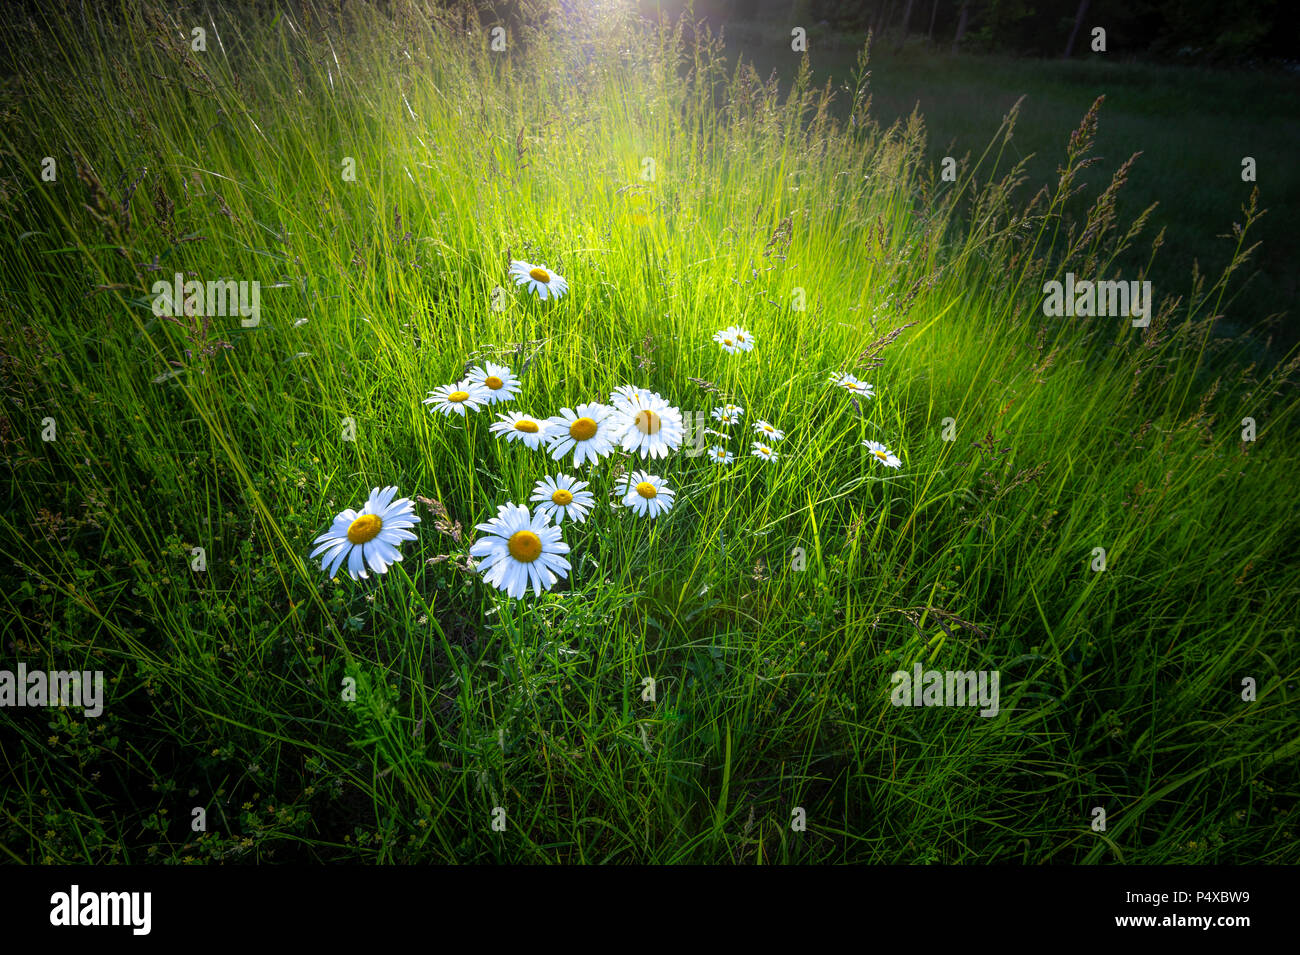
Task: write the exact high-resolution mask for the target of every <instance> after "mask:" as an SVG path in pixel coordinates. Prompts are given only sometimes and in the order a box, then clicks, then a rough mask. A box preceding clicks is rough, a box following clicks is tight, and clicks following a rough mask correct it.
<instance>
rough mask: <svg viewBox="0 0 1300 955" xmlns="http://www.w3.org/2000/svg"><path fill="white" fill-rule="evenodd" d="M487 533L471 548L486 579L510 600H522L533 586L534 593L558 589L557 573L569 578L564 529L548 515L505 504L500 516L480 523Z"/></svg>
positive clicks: (538, 594) (471, 552)
mask: <svg viewBox="0 0 1300 955" xmlns="http://www.w3.org/2000/svg"><path fill="white" fill-rule="evenodd" d="M475 526H476V527H477V528H478V529H479V530H481V531H483V532H484V533H485V536H483V537H480V538H479V539H478V540H476V541H475V542H474V544H473V545H472V546H471V547H470V549H469V552H470V554H471V555H472V556H474V557H482V558H483V559H482V560H480V561H479V562H478V563H477V565H476V566H477V569H478V571H479V573H481V574H482V575H483V580H484V582H486V583H489V584H491V585H492V586H493V587H496V588H497V589H498V590H504V591H505V592H506V594H507V595H508V596H510V597H522V596H523V595H524V592H525V591H526V590H527V589H528V587H529V585H530V584H531V586H532V588H533V594H534V595H536V596H538V597H540V596H541V595H542V591H543V590H550V589H551V587H552V586H554V584H555V581H556V577H557V574H560V575H563V576H568V572H569V569H570V567H569V562H568V561H567V560H565V559H564V558H563V557H561V556H560V555H561V554H567V553H568V552H569V545H568V544H566V543H564V541H562V540H561V539H560V529H559V528H558V527H556V526H555V525H553V524H551V522H550V521H549V520H548V519H547V517H546V515H545V514H541V513H538V514H534V515H532V516H530V515H529V513H528V508H527V507H525V506H524V505H522V504H502V505H501V506H500V507H498V508H497V516H496V517H494V518H492V520H490V521H488V522H487V523H486V524H476V525H475Z"/></svg>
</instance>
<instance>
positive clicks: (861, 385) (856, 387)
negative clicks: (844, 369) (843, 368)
mask: <svg viewBox="0 0 1300 955" xmlns="http://www.w3.org/2000/svg"><path fill="white" fill-rule="evenodd" d="M831 384H833V385H839V386H840V387H841V388H843V389H844V390H845V391H848V392H850V393H851V394H855V395H858V396H859V397H862V398H870V397H871V396H872V394H873V393H874V392H873V391H872V390H871V386H870V385H869V384H867V383H866V382H865V381H862V380H861V379H859V378H855V377H854V376H853V375H850V374H843V375H841V374H839V373H838V372H835V373H832V375H831Z"/></svg>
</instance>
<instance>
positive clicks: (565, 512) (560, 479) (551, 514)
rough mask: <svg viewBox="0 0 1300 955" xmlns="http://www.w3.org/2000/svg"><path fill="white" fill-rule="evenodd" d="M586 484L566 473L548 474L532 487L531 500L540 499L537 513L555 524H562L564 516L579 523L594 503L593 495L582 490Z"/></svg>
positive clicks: (585, 517) (583, 519)
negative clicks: (552, 475)
mask: <svg viewBox="0 0 1300 955" xmlns="http://www.w3.org/2000/svg"><path fill="white" fill-rule="evenodd" d="M586 486H587V482H586V481H578V480H575V479H574V478H571V477H569V475H567V474H557V475H556V476H555V477H550V476H549V475H548V476H547V477H544V478H542V480H540V481H538V482H537V484H536V485H535V486H534V487H533V496H532V498H531V500H534V501H540V502H541V503H540V504H539V505H538V506H537V513H539V514H544V515H546V517H548V518H549V519H551V520H553V521H555V523H556V524H563V523H564V519H565V518H566V517H567V518H569V519H570V520H571V521H573V522H574V523H575V524H581V523H582V522H583V521H585V520H586V519H587V512H588V511H589V510H591V508H592V506H593V505H594V504H595V503H596V498H595V495H593V494H592V493H591V492H590V491H584V490H583V488H585V487H586Z"/></svg>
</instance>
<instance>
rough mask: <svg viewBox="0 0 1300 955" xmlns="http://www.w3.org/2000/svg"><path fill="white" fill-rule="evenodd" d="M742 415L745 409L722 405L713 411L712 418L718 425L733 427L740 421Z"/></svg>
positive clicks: (737, 406) (738, 406)
mask: <svg viewBox="0 0 1300 955" xmlns="http://www.w3.org/2000/svg"><path fill="white" fill-rule="evenodd" d="M744 413H745V409H744V408H742V407H740V405H723V406H722V407H721V408H714V409H713V418H714V420H715V421H717V422H718V423H719V424H724V425H733V424H736V423H737V422H739V421H740V416H741V415H743V414H744Z"/></svg>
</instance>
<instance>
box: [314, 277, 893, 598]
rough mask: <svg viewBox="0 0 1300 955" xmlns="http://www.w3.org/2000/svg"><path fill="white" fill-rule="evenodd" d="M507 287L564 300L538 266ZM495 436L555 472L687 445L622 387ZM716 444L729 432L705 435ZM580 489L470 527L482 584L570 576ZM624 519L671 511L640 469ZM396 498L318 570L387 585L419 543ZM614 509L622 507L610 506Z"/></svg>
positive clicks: (387, 494)
mask: <svg viewBox="0 0 1300 955" xmlns="http://www.w3.org/2000/svg"><path fill="white" fill-rule="evenodd" d="M510 275H511V277H512V278H514V279H515V282H516V284H518V285H520V286H527V289H528V292H529V293H531V294H534V295H536V296H537V297H538V298H539V299H541V300H546V299H548V298H551V299H557V298H559V297H561V296H562V295H564V294H565V293H566V292H567V291H568V288H569V286H568V283H567V282H566V281H565V280H564V279H563V278H562V277H561V276H559V275H556V274H555V273H553V272H551V271H550V270H549V269H547V268H546V267H545V266H537V265H533V264H531V263H529V262H522V261H514V262H511V263H510ZM713 340H714V341H715V342H717V343H718V345H719V346H720V347H721V348H722V350H723V351H725V352H727V353H728V354H737V353H740V352H748V351H750V350H751V349H753V347H754V344H755V342H754V337H753V335H751V334H750V333H749V332H748V331H747V330H746V329H744V328H740V327H737V326H732V327H730V328H725V329H723V330H722V331H719V332H718V333H717V334H715V335H714V336H713ZM832 381H833V383H835V384H837V385H839V386H840V387H842V388H845V389H846V390H848V391H850V392H853V393H854V394H857V395H860V396H863V397H865V398H870V397H871V395H872V391H871V386H870V385H868V384H866V383H865V382H861V381H859V380H858V379H856V378H854V377H853V376H852V375H833V376H832ZM520 391H521V385H520V381H519V379H518V377H517V376H516V375H515V374H514V373H513V372H512V371H511V369H510V368H508V367H506V366H504V365H498V364H495V363H493V362H490V361H489V362H484V363H483V365H482V366H480V367H476V368H474V369H472V370H471V371H470V372H469V373H468V374H467V375H466V377H464V378H463V379H462V380H460V381H456V382H453V383H452V384H448V385H442V386H441V387H439V388H436V389H434V390H433V391H431V392H429V396H428V397H427V398H425V399H424V400H423V403H424V404H426V405H429V411H430V413H432V414H442V415H444V416H450V415H453V414H456V415H460V416H461V417H462V418H468V415H469V414H470V413H472V412H478V411H480V410H482V409H485V408H494V407H495V406H497V405H504V404H506V403H509V402H512V401H514V400H515V399H516V398H517V397H518V396H519V393H520ZM744 414H745V409H744V408H742V407H740V406H739V405H733V404H725V405H723V406H721V407H719V408H714V409H713V413H712V416H713V420H714V421H715V422H717V426H718V427H721V428H731V427H734V426H737V425H739V424H740V421H741V418H742V417H743V416H744ZM496 417H497V420H496V421H495V422H493V424H492V425H491V431H492V432H493V433H494V434H496V435H497V436H498V438H501V439H504V440H505V441H506V443H507V444H511V443H514V444H518V445H522V446H523V447H524V448H526V449H528V450H529V451H538V450H541V451H542V452H543V453H546V454H549V456H550V458H551V459H552V460H554V461H560V460H561V459H563V458H565V457H568V456H569V455H572V461H573V466H574V468H580V467H582V466H584V465H593V466H594V465H596V464H597V463H598V462H599V461H600V460H601V459H602V458H604V457H607V456H608V455H610V454H611V453H613V451H614V449H615V448H620V449H622V450H623V451H625V452H627V453H629V454H634V455H640V456H641V457H642V458H649V459H651V460H654V459H657V458H667V457H668V455H669V453H670V452H673V451H676V450H678V449H679V448H680V447H681V445H682V442H683V440H684V438H685V427H684V425H683V420H682V413H681V411H680V410H679V409H678V408H675V407H673V406H672V405H671V404H669V403H668V401H667V400H666V399H665V398H663V397H662V396H661V395H658V394H656V393H655V392H653V391H650V390H649V389H646V388H638V387H635V386H632V385H624V386H622V387H619V388H616V389H614V391H613V392H612V393H611V394H610V396H609V401H608V402H587V403H584V404H577V405H575V406H574V407H572V408H567V407H566V408H561V409H560V410H559V413H558V414H554V415H549V416H545V417H543V416H537V415H530V414H527V413H525V412H522V411H505V412H497V414H496ZM753 432H754V434H755V436H756V437H757V438H758V440H755V441H753V448H752V451H751V454H752V456H754V457H757V458H761V459H763V460H765V461H775V460H776V459H777V458H778V457H779V455H778V453H777V451H776V450H775V445H776V444H778V443H779V442H781V441H783V440H785V433H784V432H783V431H781V430H780V429H778V428H777V427H776V426H775V425H773V424H772V423H771V422H769V421H765V420H759V421H755V422H754V424H753ZM706 433H709V434H713V435H715V436H718V437H720V438H724V439H727V438H729V437H730V435H729V433H728V432H725V431H715V430H712V429H708V430H707V432H706ZM864 444H866V445H867V446H868V447H869V448H870V449H871V451H872V453H873V454H874V455H875V456H876V457H877V458H878V459H879V460H880V461H882V462H883V463H884V464H886V465H887V466H889V467H898V466H899V464H900V463H901V462H899V460H898V458H897V457H895V456H894V455H893V454H891V453H890V452H889V451H888V449H886V448H885V447H884V445H878V444H876V443H875V442H864ZM706 453H707V455H708V457H709V458H710V459H711V460H712V461H714V462H716V463H717V464H719V465H727V464H731V463H732V462H733V461H734V460H735V456H734V455H733V454H732V453H731V452H730V451H728V450H727V449H726V447H725V446H723V445H715V446H713V447H711V448H709V449H708V450H707V452H706ZM589 488H590V484H589V482H587V481H582V480H579V479H578V478H576V477H574V476H572V475H570V474H564V473H560V474H550V475H547V476H545V477H543V478H542V479H541V480H539V481H537V482H536V484H535V485H534V487H533V492H532V495H531V497H530V498H529V503H530V504H532V505H534V507H533V508H531V509H530V508H529V506H528V504H516V503H514V502H507V503H505V504H502V505H500V506H499V507H498V508H497V514H496V516H495V517H494V518H492V519H491V520H489V521H487V522H486V523H483V524H477V525H475V526H476V528H477V529H478V530H479V531H482V535H481V536H480V537H479V538H478V539H477V540H476V541H475V542H474V543H473V545H471V547H470V549H469V553H470V556H471V557H472V558H476V563H475V564H474V566H475V568H476V569H477V570H478V572H479V573H480V574H481V575H482V577H483V580H484V581H485V582H486V583H489V584H491V585H492V586H494V587H496V588H498V589H500V590H503V591H505V593H506V594H507V595H508V596H510V597H512V598H517V597H522V596H523V595H524V594H525V593H526V592H527V591H528V590H529V589H531V590H532V591H533V593H534V594H535V595H538V596H540V595H541V593H542V591H543V590H550V589H551V587H553V586H554V585H555V583H556V581H557V580H558V579H559V578H561V577H566V576H567V575H568V573H569V571H570V570H571V565H570V564H569V561H568V559H567V558H566V557H565V555H566V554H568V553H569V545H568V544H566V543H565V542H564V540H563V538H562V535H561V525H562V524H563V523H564V522H565V521H566V520H567V521H570V522H571V523H583V522H584V521H586V519H587V517H588V515H589V514H590V513H591V512H592V510H593V509H594V508H595V507H596V496H595V494H594V493H593V492H592V491H591V490H590V489H589ZM616 494H617V497H618V500H619V503H620V504H621V509H626V510H629V511H631V512H633V513H634V514H636V515H637V516H638V517H646V518H656V517H658V516H660V515H662V514H665V513H667V512H668V511H670V510H671V509H672V507H673V503H674V498H675V491H674V490H673V489H672V488H671V487H669V485H668V483H667V482H666V481H665V480H664V479H663V477H661V476H659V475H657V474H651V473H649V472H648V471H646V470H644V469H640V470H635V471H632V472H631V473H629V474H627V476H626V478H624V479H622V481H621V483H620V485H619V486H618V487H617V489H616ZM396 495H397V488H396V487H385V488H374V489H373V490H372V491H371V492H370V497H369V499H368V500H367V501H366V503H365V505H364V506H363V507H362V508H361V510H360V511H354V510H352V509H348V510H345V511H343V512H341V513H340V514H339V515H338V516H337V517H335V519H334V523H333V524H332V525H331V527H330V529H329V530H328V531H326V532H325V533H324V534H322V535H320V536H319V537H317V538H316V539H315V541H314V542H313V543H314V544H315V545H316V549H315V550H313V551H312V553H311V557H312V558H317V557H319V558H320V560H321V568H322V569H323V570H324V571H325V573H326V574H327V576H329V577H333V576H334V575H335V573H336V572H337V571H339V570H340V569H341V568H346V570H347V572H348V574H349V575H350V576H351V577H352V578H353V579H359V578H360V579H364V578H366V577H368V576H369V574H368V571H374V572H375V573H378V574H383V573H386V572H387V570H388V568H389V566H390V565H391V564H392V563H394V562H395V561H399V560H401V559H402V555H401V552H400V551H399V550H398V545H399V544H400V543H401V542H402V541H406V540H414V539H415V534H414V533H413V531H412V528H413V527H414V526H415V525H416V524H418V523H419V522H420V518H419V517H417V516H416V514H415V505H414V504H413V503H412V501H411V500H410V499H409V498H397V496H396ZM610 506H617V505H613V504H611V505H610Z"/></svg>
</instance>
